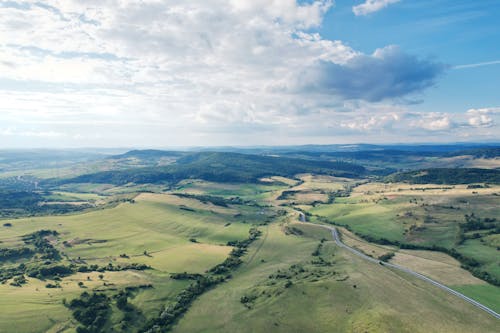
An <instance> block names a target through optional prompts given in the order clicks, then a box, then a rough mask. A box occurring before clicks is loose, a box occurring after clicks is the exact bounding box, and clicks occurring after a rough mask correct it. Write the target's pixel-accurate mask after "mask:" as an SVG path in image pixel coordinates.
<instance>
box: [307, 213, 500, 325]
mask: <svg viewBox="0 0 500 333" xmlns="http://www.w3.org/2000/svg"><path fill="white" fill-rule="evenodd" d="M299 219H300V222H302V223H307V224H311V225H316V226H319V227H322V228H326V229H329V230H330V231H331V232H332V237H333V239H334V241H335V243H336V244H337V245H338V246H340V247H342V248H344V249H346V250H347V251H349V252H351V253H353V254H355V255H357V256H358V257H361V258H363V259H365V260H367V261H370V262H373V263H376V264H380V265H383V266H386V267H390V268H394V269H397V270H399V271H402V272H405V273H408V274H410V275H413V276H414V277H416V278H418V279H420V280H423V281H426V282H429V283H431V284H433V285H435V286H436V287H438V288H441V289H443V290H444V291H447V292H448V293H450V294H453V295H455V296H457V297H460V298H461V299H463V300H464V301H466V302H469V303H470V304H472V305H474V306H476V307H478V308H479V309H481V310H483V311H486V312H488V313H489V314H490V315H492V316H494V317H495V318H497V319H500V314H498V313H497V312H495V311H494V310H493V309H490V308H489V307H487V306H486V305H483V304H481V303H479V302H477V301H475V300H473V299H472V298H469V297H467V296H465V295H464V294H461V293H459V292H458V291H456V290H453V289H451V288H448V287H447V286H445V285H444V284H441V283H439V282H437V281H435V280H433V279H430V278H428V277H427V276H425V275H422V274H420V273H417V272H415V271H412V270H411V269H408V268H406V267H403V266H399V265H395V264H391V263H388V262H382V261H380V260H377V259H375V258H372V257H370V256H367V255H366V254H364V253H362V252H360V251H358V250H356V249H354V248H352V247H350V246H347V245H345V244H344V243H342V240H341V239H340V237H339V234H338V232H337V229H336V228H335V227H334V226H330V225H324V224H316V223H309V222H306V219H305V216H304V214H302V213H300V215H299Z"/></svg>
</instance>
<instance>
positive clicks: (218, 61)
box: [0, 0, 494, 146]
mask: <svg viewBox="0 0 500 333" xmlns="http://www.w3.org/2000/svg"><path fill="white" fill-rule="evenodd" d="M332 4H333V1H331V0H316V1H307V2H298V1H295V0H254V1H245V0H205V1H196V2H193V1H179V0H161V1H160V0H128V1H117V0H99V1H98V0H88V1H80V0H46V1H44V2H43V4H42V3H40V2H39V1H35V0H33V1H28V0H26V1H8V2H1V5H0V15H2V17H3V18H5V19H2V20H0V100H1V101H2V103H1V104H0V124H2V126H5V127H6V128H17V130H15V131H14V130H11V132H10V134H9V135H5V133H8V132H5V133H4V139H6V138H7V139H12V140H11V141H10V143H15V142H14V138H15V137H21V136H23V133H24V134H25V135H24V137H26V138H29V137H30V136H28V135H27V134H30V135H31V137H34V136H35V135H34V134H35V133H40V134H41V135H39V136H38V137H39V138H40V143H41V144H42V143H43V141H42V139H44V138H45V139H47V140H48V139H50V138H52V139H53V140H54V141H56V140H57V139H59V141H64V143H65V144H68V145H72V144H82V145H87V146H91V145H102V144H103V143H105V144H106V145H108V146H123V145H130V144H138V145H144V146H147V145H151V144H154V145H199V144H227V143H228V141H229V140H228V138H230V142H231V143H232V144H278V143H279V144H285V143H290V144H291V143H299V142H294V141H293V140H295V139H296V140H300V138H304V137H307V138H309V137H314V138H316V139H317V140H318V141H322V140H324V141H325V142H328V140H330V138H339V137H342V136H343V135H351V134H353V133H354V134H356V133H358V134H359V133H362V132H363V131H364V132H373V133H375V132H377V131H378V133H380V131H382V130H385V131H389V130H394V129H397V130H398V131H400V133H401V131H404V130H405V129H407V128H415V129H417V128H418V127H417V125H418V124H417V122H418V121H417V120H416V118H412V117H411V116H408V115H407V111H406V110H405V107H404V106H401V105H400V104H401V103H399V101H400V99H401V98H403V97H407V96H412V95H415V94H419V93H421V92H422V91H423V90H425V89H426V88H428V87H431V86H432V85H433V84H434V82H435V81H436V79H437V78H438V77H439V75H440V74H441V73H442V72H443V71H444V70H445V69H446V68H445V66H443V65H442V64H439V63H437V62H435V61H432V60H430V59H422V58H419V57H415V56H412V55H409V54H407V53H405V52H403V51H402V50H400V49H399V48H397V47H395V46H387V47H381V48H380V49H378V50H376V51H375V52H373V53H371V54H366V53H363V52H361V51H359V50H356V49H354V48H353V47H351V46H349V45H348V44H347V43H345V42H343V41H340V40H333V39H325V38H323V37H322V36H321V35H320V34H318V33H313V32H311V31H312V30H314V29H311V28H317V27H320V26H321V24H322V23H323V19H324V17H325V13H326V12H327V11H328V10H334V9H331V8H332ZM367 4H371V5H369V6H368V7H370V6H371V7H370V8H375V7H373V6H375V5H374V2H373V1H369V2H367ZM368 7H366V8H368ZM365 10H366V9H365ZM468 117H470V118H471V119H472V118H474V117H478V115H475V114H472V113H470V114H469V116H468ZM488 117H491V118H492V119H493V117H492V115H491V114H489V113H488V114H487V115H486V118H484V117H483V119H482V120H481V119H479V121H482V123H483V126H484V124H486V123H487V122H488ZM450 119H451V118H450ZM432 121H435V122H436V123H435V124H433V125H426V124H423V123H422V126H424V125H425V126H428V127H429V128H431V127H432V128H442V130H445V128H446V123H445V122H444V123H442V124H440V123H439V122H440V121H441V122H443V120H439V119H434V118H433V120H432ZM468 121H469V120H468V118H467V119H465V118H464V120H463V123H467V122H468ZM470 121H472V123H477V124H479V123H478V122H477V121H478V120H470ZM493 121H494V119H493ZM412 122H415V124H417V125H416V126H415V127H412ZM452 123H453V122H451V124H450V130H452V129H453V126H452ZM44 133H45V134H44ZM50 133H52V134H50ZM53 133H64V134H65V136H64V140H60V137H57V136H55V135H53ZM80 133H85V135H83V136H82V135H81V134H80ZM261 133H264V134H266V133H267V134H266V135H259V134H261ZM51 135H52V136H51ZM356 135H357V134H356ZM361 138H362V139H363V138H364V137H361ZM279 140H281V141H279ZM77 141H78V142H77ZM2 143H3V144H5V140H3V142H2ZM10 143H9V144H10Z"/></svg>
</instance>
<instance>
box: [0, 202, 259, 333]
mask: <svg viewBox="0 0 500 333" xmlns="http://www.w3.org/2000/svg"><path fill="white" fill-rule="evenodd" d="M171 200H172V199H171V197H170V196H162V195H152V194H144V195H141V196H139V197H137V198H136V199H135V203H124V204H120V205H119V206H117V207H115V208H110V209H104V210H97V211H93V212H90V213H86V214H78V215H64V216H49V217H37V218H27V219H17V220H10V221H8V222H4V223H11V224H12V226H10V227H2V232H1V234H0V241H1V243H0V244H1V246H2V247H5V246H13V247H16V246H19V244H20V243H22V242H21V241H20V236H23V235H26V234H29V233H31V232H34V231H37V230H41V229H50V230H56V231H57V232H58V233H59V235H60V237H59V238H58V239H57V240H56V241H55V245H54V246H55V247H56V248H57V249H59V250H60V251H61V252H62V253H63V255H64V257H65V258H67V259H63V262H68V261H69V260H75V259H77V258H78V260H79V261H83V262H85V264H87V265H92V264H97V265H107V264H108V263H110V262H111V263H113V264H114V265H115V266H116V265H120V264H121V265H123V264H126V263H144V264H147V265H150V266H151V267H152V268H153V269H152V270H146V271H133V270H132V271H122V272H104V273H103V275H104V279H103V280H102V281H101V280H100V279H99V278H97V275H98V274H96V273H85V274H81V273H78V274H76V275H70V276H68V277H64V278H62V281H61V282H60V284H61V287H62V288H57V289H47V288H45V284H47V283H48V282H50V281H48V280H47V281H40V280H37V279H29V281H28V283H27V284H26V285H23V286H22V287H14V286H10V285H9V284H8V283H6V284H3V285H0V297H1V299H2V310H3V311H1V313H2V314H1V316H2V317H0V331H2V332H3V331H8V329H9V327H12V323H15V325H19V326H16V331H18V332H44V331H46V330H47V329H49V328H54V329H55V327H59V326H60V325H61V323H62V322H63V323H66V324H67V325H69V326H74V324H75V323H74V321H70V318H71V317H70V316H71V314H70V312H69V311H68V310H67V309H66V308H65V307H64V306H63V304H62V299H63V298H66V299H72V298H74V297H76V296H78V295H79V293H81V292H82V291H83V289H82V288H80V287H78V285H77V282H80V281H82V282H83V283H84V284H85V290H87V289H88V290H95V289H104V290H107V289H109V290H111V289H113V288H116V287H120V288H123V287H125V286H129V285H132V286H133V285H141V284H146V283H147V284H149V283H151V284H153V286H154V292H151V291H144V292H141V293H140V294H139V295H137V296H136V298H135V299H134V300H133V302H134V303H136V304H138V306H140V308H142V309H144V310H148V311H145V312H144V313H146V314H147V316H154V315H155V314H156V313H157V311H159V309H160V308H161V307H162V306H163V305H164V304H165V303H166V302H168V301H169V299H172V298H173V297H174V296H175V295H176V294H177V293H178V292H179V291H180V290H181V289H182V288H183V287H185V286H186V283H187V282H184V281H176V280H171V279H170V278H169V273H174V272H184V271H187V272H191V273H203V272H204V271H205V270H207V269H209V268H210V267H213V266H215V265H216V264H218V263H220V262H222V261H224V259H225V258H226V257H227V255H228V253H229V252H230V250H231V247H228V246H226V243H227V242H228V241H233V240H240V239H244V238H246V236H247V234H248V230H249V228H250V225H249V224H247V223H242V222H241V221H242V220H241V219H243V218H245V215H242V216H241V217H234V212H233V210H232V209H222V208H220V207H219V208H218V211H214V210H213V209H212V208H213V207H210V206H205V205H202V204H200V203H199V202H197V201H195V200H179V199H178V198H176V200H177V201H176V202H175V203H172V202H171ZM191 201H192V202H191ZM189 206H191V208H189V209H191V210H185V209H182V208H183V207H189ZM229 221H230V223H231V224H229V225H228V222H229ZM192 239H196V242H195V243H194V242H192V241H191V240H192ZM144 251H147V255H144ZM120 254H126V255H127V258H123V257H120ZM16 263H19V261H17V262H16ZM12 265H14V263H10V264H9V262H5V263H4V267H10V266H12ZM87 276H89V277H90V280H89V279H88V278H87ZM103 282H107V284H108V287H103ZM40 306H42V307H43V311H38V309H39V307H40ZM12 318H15V319H14V320H13V319H12ZM34 323H36V325H35V324H34Z"/></svg>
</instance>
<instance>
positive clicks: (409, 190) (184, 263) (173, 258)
mask: <svg viewBox="0 0 500 333" xmlns="http://www.w3.org/2000/svg"><path fill="white" fill-rule="evenodd" d="M499 190H500V187H498V186H496V187H495V186H492V187H488V188H486V187H485V188H480V189H474V190H471V189H467V188H466V186H456V187H448V186H436V185H418V186H417V185H408V184H399V183H398V184H383V183H376V182H371V183H367V181H366V180H360V179H347V178H336V177H332V176H323V175H311V174H301V175H296V177H294V178H293V179H292V178H284V177H269V178H265V179H261V180H260V181H259V182H258V183H244V184H237V183H222V182H220V183H219V182H215V181H207V180H199V179H185V180H183V181H180V182H179V183H176V184H167V183H156V184H146V183H145V184H132V183H127V184H124V185H120V186H117V185H110V184H105V183H102V184H93V183H74V184H73V183H71V184H64V185H60V186H56V187H53V188H50V191H46V192H43V200H44V202H43V203H42V204H50V203H60V202H63V203H68V204H75V205H76V204H80V203H87V204H91V205H90V207H88V208H87V209H86V210H85V211H83V212H72V213H71V214H52V215H47V214H45V215H44V214H43V212H41V213H39V212H35V213H34V214H32V215H33V216H26V214H24V217H20V218H15V219H13V218H10V219H3V220H2V221H1V225H0V249H2V252H0V273H1V274H2V275H0V277H3V278H2V279H3V283H2V284H0V300H1V302H0V332H11V331H15V332H20V333H24V332H26V333H28V332H29V333H31V332H33V333H38V332H40V333H41V332H59V333H62V332H65V333H70V332H71V333H73V332H76V330H77V327H79V326H82V325H81V323H79V322H78V321H77V318H78V311H80V310H81V309H80V310H75V308H74V307H73V308H71V306H72V305H71V304H76V303H73V301H74V300H78V301H80V302H83V300H85V297H86V296H82V293H84V292H88V293H90V294H92V293H93V292H96V293H103V294H104V295H106V297H108V298H107V302H108V305H109V310H108V311H109V312H108V313H107V315H108V317H106V319H105V324H104V325H103V326H102V328H100V329H94V328H92V327H91V326H88V327H91V328H90V331H95V332H100V331H102V332H112V331H114V332H139V331H141V330H143V329H144V327H148V328H151V327H153V328H154V323H158V322H161V319H163V317H165V316H167V317H168V316H171V315H172V313H175V311H174V310H172V309H175V306H177V305H179V304H180V300H182V301H183V302H185V303H182V309H183V310H182V311H180V312H179V313H177V314H176V316H175V319H174V320H173V323H174V324H173V325H171V326H170V324H169V326H168V329H169V330H171V331H175V332H269V331H272V332H494V331H495V329H496V327H497V326H498V323H497V321H496V320H495V319H494V318H493V317H492V316H490V315H488V314H486V313H485V312H483V311H480V310H479V309H477V308H475V307H473V306H471V305H470V304H469V303H466V302H464V301H463V300H461V299H459V298H457V297H455V296H452V295H450V294H448V293H446V292H444V291H442V290H440V289H438V288H436V287H434V286H432V285H430V284H428V283H425V282H422V281H420V280H417V279H415V278H414V277H412V276H409V275H407V274H404V273H401V272H398V271H392V270H390V269H388V268H386V267H384V266H382V265H378V264H373V263H370V262H366V261H363V260H362V259H360V258H358V257H356V256H353V255H352V254H351V253H349V252H347V251H345V250H343V249H341V248H339V247H337V246H336V245H335V244H334V242H333V240H332V236H331V233H330V231H328V230H326V229H324V228H321V227H318V226H313V225H307V224H303V223H297V222H298V216H299V213H300V212H299V210H301V211H302V212H303V213H304V214H306V215H307V218H308V220H309V221H310V222H321V223H328V222H330V223H336V224H339V225H344V226H346V229H341V231H342V232H343V237H344V242H345V243H346V244H348V245H349V246H353V247H356V248H358V249H359V250H361V251H364V252H365V253H367V254H368V255H371V256H373V257H378V256H379V255H383V254H386V253H389V252H394V253H395V257H394V258H393V259H391V260H394V262H396V263H398V264H401V265H406V267H409V268H411V269H414V270H416V271H418V272H421V273H422V274H425V275H428V276H430V277H432V278H434V279H436V280H438V281H440V282H442V283H445V284H447V285H449V286H450V287H452V288H454V289H456V290H458V291H461V292H463V293H464V294H466V295H468V296H470V297H472V298H474V299H476V300H478V301H480V302H482V303H484V304H485V305H488V306H490V307H492V308H493V309H496V310H497V311H498V310H500V303H499V299H500V298H499V297H500V288H498V287H495V286H493V285H489V284H487V283H486V282H484V281H482V280H480V279H478V278H477V277H474V276H472V274H471V273H470V272H469V271H467V270H464V269H462V268H461V267H460V262H459V261H457V260H455V259H453V258H452V257H450V256H449V255H447V254H445V253H443V252H436V251H429V250H428V249H427V248H426V249H418V250H415V249H405V250H401V249H399V248H398V247H397V246H395V244H396V245H397V244H415V245H419V246H423V247H425V246H427V247H429V246H432V245H438V246H442V247H443V248H446V249H451V248H456V249H457V251H459V253H460V254H462V255H463V256H467V257H470V258H473V259H474V260H477V261H478V263H479V266H478V268H480V269H481V270H484V271H487V272H488V273H489V274H491V275H492V276H495V277H496V276H500V269H499V262H498V246H499V245H500V244H499V242H500V240H499V238H498V235H497V234H495V233H492V232H491V230H492V229H491V228H490V229H484V228H483V229H477V230H475V229H474V230H467V231H465V232H463V233H462V235H460V233H459V232H460V230H461V229H460V228H461V224H463V223H464V214H471V213H472V212H474V213H475V214H476V215H477V216H479V217H480V218H482V219H483V220H480V221H484V218H489V219H493V218H494V217H496V216H498V215H499V214H500V210H499V209H500V208H499V207H498V205H497V203H498V199H497V194H496V193H497V191H499ZM284 191H288V194H286V195H284ZM473 191H474V192H476V193H472V192H473ZM40 193H42V192H41V191H40ZM45 201H46V202H45ZM35 207H36V205H35ZM488 223H496V222H495V221H493V222H488ZM487 227H489V225H488V226H487ZM256 228H257V229H258V230H259V231H260V232H261V234H259V235H258V236H256V237H257V238H256V239H251V241H249V242H248V243H245V242H246V241H248V240H249V239H250V238H249V237H250V236H249V235H251V234H252V232H255V230H256ZM347 229H349V230H351V231H352V233H351V232H349V231H348V230H347ZM42 230H45V232H42V233H41V234H40V232H41V231H42ZM478 230H479V231H478ZM476 233H477V234H478V235H475V234H476ZM37 235H38V236H37ZM359 235H361V236H364V239H363V238H360V237H359ZM37 237H38V238H37ZM459 237H463V239H462V241H461V242H459ZM367 238H368V239H371V240H372V241H367V240H366V239H367ZM33 239H35V241H33ZM380 240H386V241H387V243H388V244H389V243H390V244H391V245H388V244H386V245H380V244H376V243H377V242H378V243H380ZM241 244H245V245H244V246H243V245H241ZM23 250H25V251H28V252H22V251H23ZM16 251H17V252H16ZM29 251H32V252H29ZM235 251H236V253H238V255H237V256H235V254H234V253H235ZM238 251H240V252H238ZM2 256H3V257H2ZM238 260H241V262H240V261H238ZM235 262H236V264H235ZM55 265H61V266H64V267H63V268H71V272H70V273H55V274H47V275H44V274H42V273H41V271H40V269H42V268H47V269H48V268H52V267H53V266H55ZM20 267H24V268H26V267H27V268H26V269H25V270H24V271H23V272H24V273H22V274H21V273H16V274H14V275H12V276H10V277H8V278H5V276H7V275H8V273H9V271H10V270H18V269H21V268H20ZM24 268H23V269H24ZM35 268H36V269H39V270H38V271H36V272H38V273H37V274H33V276H29V272H31V271H32V270H33V269H35ZM81 268H85V269H82V270H81V271H79V269H81ZM16 272H19V271H16ZM21 275H22V276H25V277H26V281H22V279H21ZM179 276H180V277H179ZM450 276H452V278H451V277H450ZM173 277H177V278H173ZM204 279H206V280H204ZM19 281H21V282H19ZM200 281H209V282H210V283H212V284H210V285H209V286H208V287H206V288H205V287H204V288H203V289H201V290H198V291H196V294H195V295H194V296H193V297H192V298H190V299H189V301H185V298H183V297H184V296H185V295H186V294H187V293H188V291H190V290H192V289H190V288H191V287H193V286H195V287H197V286H199V284H201V282H200ZM18 282H19V283H18ZM124 292H126V293H127V294H126V297H125V299H126V304H127V308H125V307H123V306H120V305H119V304H120V303H119V296H120V295H123V294H120V293H124ZM190 292H191V291H190ZM124 309H126V310H124ZM94 317H99V316H94ZM422 318H425V320H423V319H422ZM151 323H153V324H151ZM169 323H170V322H169ZM149 324H151V325H149ZM148 325H149V326H148ZM153 332H154V330H153Z"/></svg>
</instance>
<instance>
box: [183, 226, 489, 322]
mask: <svg viewBox="0 0 500 333" xmlns="http://www.w3.org/2000/svg"><path fill="white" fill-rule="evenodd" d="M328 234H329V233H328V232H324V233H321V232H317V231H314V232H310V233H309V234H305V235H303V236H300V237H299V236H295V235H288V236H286V235H284V234H283V233H282V232H281V230H280V228H279V226H273V227H270V228H269V230H268V235H267V237H266V239H265V240H263V241H262V243H263V244H259V243H256V244H255V245H253V247H254V251H255V252H256V254H255V256H254V257H253V260H252V261H251V262H250V263H249V264H247V265H245V266H244V267H243V268H242V269H240V270H239V271H238V272H237V274H235V276H234V278H233V279H232V280H231V281H229V282H228V283H226V284H224V285H221V286H220V287H218V288H216V289H214V290H212V291H210V292H208V293H206V294H205V295H203V296H201V297H200V299H199V301H197V302H196V303H195V304H194V305H193V307H192V308H191V309H190V311H189V312H188V313H187V315H186V316H185V317H183V318H182V319H181V321H180V322H179V324H178V326H176V327H175V329H174V332H264V331H269V330H272V331H273V332H436V331H439V332H489V331H494V330H495V329H496V324H497V323H496V320H495V319H494V318H492V317H490V316H488V315H487V314H485V313H481V311H478V310H476V309H475V308H474V307H472V306H470V305H468V304H464V303H463V302H462V301H460V300H457V299H456V298H455V297H453V296H450V295H448V294H446V293H444V292H442V291H440V290H439V289H434V288H433V287H430V286H428V285H427V284H425V283H423V282H420V281H418V280H415V279H413V278H410V277H409V276H406V275H404V274H400V273H396V272H392V271H390V270H387V269H385V268H383V267H379V266H378V265H374V264H371V263H366V262H364V261H362V260H360V259H358V258H357V257H353V256H352V255H351V254H349V253H346V252H344V251H343V250H339V249H338V248H336V247H335V246H334V245H333V242H332V241H327V242H325V243H324V247H323V249H322V251H321V253H322V254H321V256H322V257H324V258H325V260H327V261H331V262H332V263H333V264H332V266H328V267H327V268H324V267H320V268H318V267H317V266H315V265H313V264H311V261H312V260H314V259H315V257H313V256H311V253H312V252H313V251H314V249H315V248H316V247H317V245H318V239H319V238H323V237H326V236H328ZM308 236H312V237H315V238H309V237H308ZM294 264H300V265H302V266H303V267H304V268H305V270H306V273H302V274H297V275H293V276H292V277H291V278H290V281H292V285H291V286H290V287H288V288H286V287H285V286H284V285H285V281H287V279H285V280H276V279H274V280H273V279H269V275H272V274H276V272H278V271H283V272H286V271H287V269H289V268H290V267H291V266H292V265H294ZM309 273H311V275H310V276H307V274H309ZM252 294H253V295H255V294H257V296H258V297H257V298H256V300H255V301H254V302H253V303H252V305H251V306H250V307H245V306H244V305H243V304H242V303H241V297H243V296H245V295H252ZM422 317H425V318H426V319H425V321H422V320H420V318H422Z"/></svg>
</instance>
